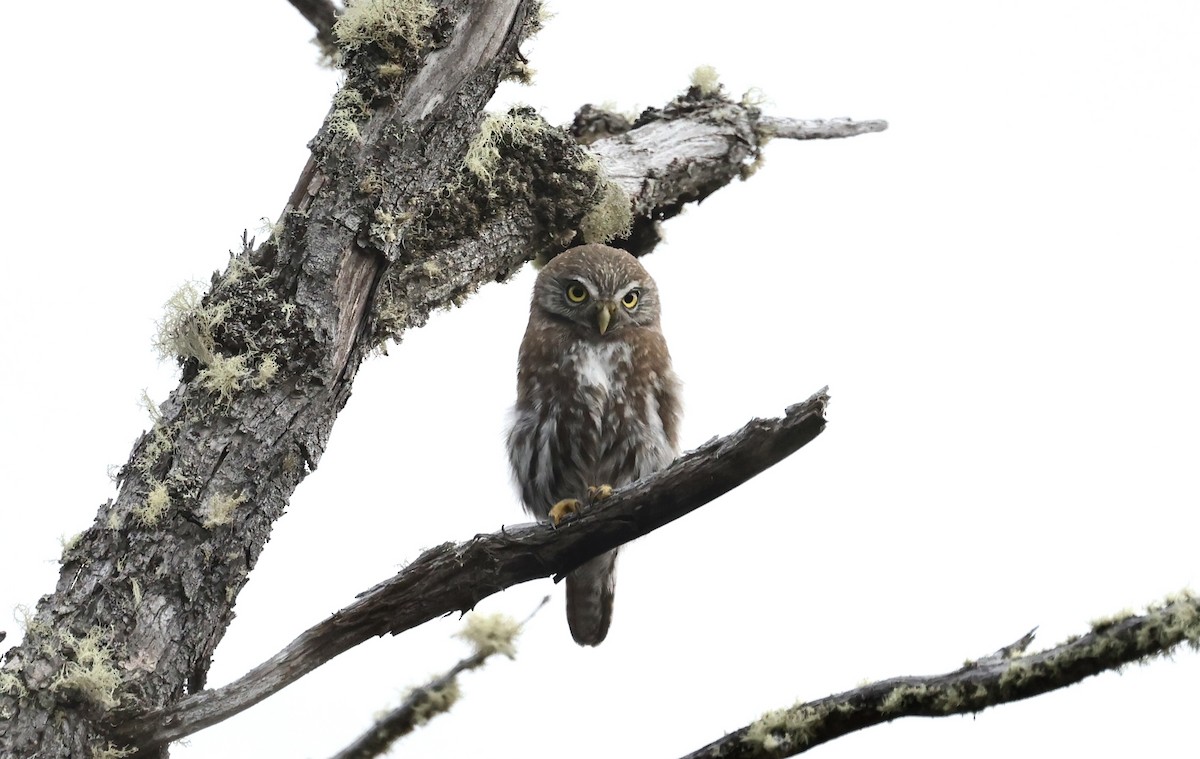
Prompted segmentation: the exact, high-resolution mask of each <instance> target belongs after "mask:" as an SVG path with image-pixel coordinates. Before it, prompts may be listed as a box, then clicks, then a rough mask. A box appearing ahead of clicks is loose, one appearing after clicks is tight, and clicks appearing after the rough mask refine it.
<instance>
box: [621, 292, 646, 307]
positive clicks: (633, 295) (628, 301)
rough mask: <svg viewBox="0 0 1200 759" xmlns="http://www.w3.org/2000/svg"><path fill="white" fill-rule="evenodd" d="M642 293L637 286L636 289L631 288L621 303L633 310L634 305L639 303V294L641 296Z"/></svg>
mask: <svg viewBox="0 0 1200 759" xmlns="http://www.w3.org/2000/svg"><path fill="white" fill-rule="evenodd" d="M640 294H641V293H640V292H639V291H638V289H637V288H636V287H635V288H634V289H632V290H630V291H629V292H627V293H625V297H624V298H621V305H622V306H624V307H625V308H628V309H630V310H632V309H633V308H634V307H636V306H637V304H638V296H639V295H640Z"/></svg>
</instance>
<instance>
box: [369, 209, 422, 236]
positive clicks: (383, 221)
mask: <svg viewBox="0 0 1200 759" xmlns="http://www.w3.org/2000/svg"><path fill="white" fill-rule="evenodd" d="M410 221H412V214H410V213H407V212H403V211H402V212H400V213H391V212H390V211H386V210H384V209H382V208H376V209H375V223H374V224H372V225H371V229H370V232H371V236H372V237H376V238H378V239H379V240H381V241H383V242H384V243H387V244H392V243H396V242H399V241H400V240H401V239H402V238H403V237H404V226H405V225H406V224H408V223H409V222H410Z"/></svg>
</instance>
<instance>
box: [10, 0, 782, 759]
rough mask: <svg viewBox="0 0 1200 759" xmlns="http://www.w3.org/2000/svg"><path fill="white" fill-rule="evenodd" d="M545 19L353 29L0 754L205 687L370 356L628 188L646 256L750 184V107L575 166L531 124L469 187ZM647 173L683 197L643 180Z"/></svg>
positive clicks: (73, 568)
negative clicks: (282, 200)
mask: <svg viewBox="0 0 1200 759" xmlns="http://www.w3.org/2000/svg"><path fill="white" fill-rule="evenodd" d="M371 5H372V3H368V2H365V0H364V2H362V3H358V4H356V5H355V6H354V7H355V8H368V7H370V6H371ZM418 5H420V6H421V7H425V5H424V4H423V3H418ZM537 10H538V9H537V7H536V4H535V3H533V2H531V1H530V0H490V1H489V2H471V1H470V0H439V1H438V2H436V3H432V4H430V5H428V13H427V14H426V15H424V16H421V17H420V18H419V20H418V22H417V23H416V24H415V26H410V27H402V26H401V27H397V26H395V25H391V26H389V25H387V24H382V23H376V22H373V21H372V20H371V19H369V18H366V19H364V18H362V17H358V18H357V19H355V22H356V23H358V26H357V27H355V26H353V24H351V25H348V26H347V27H346V29H347V30H348V31H347V32H346V33H345V34H343V37H342V40H341V43H342V46H343V52H344V65H345V67H346V70H347V80H346V84H345V86H344V87H343V89H342V91H341V92H340V93H339V94H338V96H337V97H336V98H335V100H334V106H333V108H332V109H331V111H330V113H329V116H328V117H327V118H326V121H325V123H324V125H323V126H322V127H321V129H320V131H319V132H318V134H317V135H316V137H315V138H314V139H313V141H312V143H311V145H310V147H311V149H312V156H311V158H310V160H309V162H308V164H307V166H306V167H305V169H304V170H303V172H302V174H301V176H300V178H299V180H298V182H297V184H296V188H295V190H294V192H293V193H292V196H291V198H290V200H289V202H288V204H287V206H286V207H285V209H284V211H283V214H282V216H281V218H280V220H279V223H278V224H277V227H276V229H275V231H274V232H273V234H272V235H271V238H270V239H269V240H267V241H266V242H264V243H263V244H261V245H259V246H258V247H257V248H254V249H252V247H251V246H250V245H249V244H248V245H247V246H246V249H245V250H243V251H242V252H241V253H240V254H239V255H237V256H236V257H234V258H233V259H231V261H230V264H229V267H228V268H227V269H226V271H225V272H224V273H223V274H221V275H219V276H218V275H214V278H213V282H212V285H211V288H210V290H209V292H208V293H207V294H205V295H204V297H203V299H202V300H199V301H198V302H193V301H191V300H189V298H188V297H187V294H186V293H184V294H182V295H181V296H180V298H178V299H177V304H176V310H175V312H174V314H173V315H172V316H171V317H170V318H169V319H168V324H169V326H170V329H169V330H168V333H169V334H165V335H164V338H165V339H164V347H165V348H166V349H168V350H170V351H172V352H174V353H176V354H178V355H179V358H180V364H181V368H182V377H181V382H180V384H179V386H178V387H177V388H176V389H175V390H174V391H173V392H172V393H171V395H170V397H169V398H168V399H167V401H166V402H164V403H163V404H162V406H161V408H160V414H161V418H159V419H158V420H157V422H156V424H155V426H154V428H153V429H152V430H150V431H149V432H147V433H145V434H144V435H143V436H142V437H141V439H139V440H138V441H137V443H136V444H135V446H134V449H133V451H132V452H131V455H130V460H129V463H128V464H126V466H125V467H124V468H123V469H122V471H121V473H120V478H119V484H120V490H119V492H118V495H117V497H116V498H115V499H113V500H110V501H108V502H106V503H104V504H102V505H101V506H100V508H99V510H98V514H97V518H96V520H95V522H94V524H93V525H92V526H91V527H89V528H88V529H86V530H85V531H84V532H83V533H82V534H81V535H80V536H79V538H78V539H77V540H75V541H73V542H72V543H71V545H69V546H68V547H67V548H66V549H65V550H64V553H63V557H62V570H61V573H60V577H59V581H58V584H57V587H56V588H55V590H54V592H53V593H52V594H49V595H47V596H44V597H43V598H42V599H41V601H40V603H39V604H38V607H37V610H36V612H35V614H34V615H33V616H32V618H31V619H30V620H29V623H28V625H27V629H26V634H25V638H24V640H23V641H22V643H21V644H20V645H19V646H16V647H14V648H13V649H11V650H10V651H9V652H8V653H7V654H6V662H5V665H4V667H3V671H2V672H3V675H4V676H5V680H4V687H3V689H0V719H3V721H2V722H0V756H5V757H9V756H11V757H29V756H33V755H35V754H36V755H37V756H38V757H40V758H42V759H46V758H49V757H72V756H75V757H79V756H89V755H91V754H92V753H94V752H97V751H101V750H103V749H105V748H106V747H107V746H109V744H110V740H111V738H110V736H111V735H115V734H116V733H114V732H113V728H114V727H115V726H117V725H121V724H123V723H128V722H129V721H131V720H136V719H137V718H138V717H139V716H140V715H145V714H148V713H151V712H156V711H162V710H167V709H170V708H171V707H172V706H174V705H176V704H178V703H179V702H180V701H181V700H182V699H184V698H186V697H187V696H189V695H190V694H194V693H196V692H198V691H200V690H202V689H203V688H204V683H205V678H206V674H207V671H208V667H209V663H210V661H211V658H212V654H213V650H214V649H215V647H216V646H217V644H218V643H219V642H220V640H221V638H222V637H223V635H224V633H225V630H226V628H227V627H228V624H229V622H230V620H231V619H232V613H233V612H232V610H233V606H234V603H235V601H236V599H237V595H238V592H239V591H240V590H241V588H242V587H243V586H244V584H245V582H246V578H247V576H248V573H249V572H250V570H251V569H252V568H253V567H254V564H255V562H256V560H257V559H258V556H259V553H260V552H261V550H262V548H263V546H264V544H265V543H266V540H267V538H268V537H269V535H270V531H271V528H272V525H273V524H274V522H275V520H276V519H277V518H278V517H279V516H280V515H281V514H282V513H283V510H284V507H285V506H286V504H287V502H288V499H289V497H290V496H291V494H292V492H293V490H294V489H295V488H296V486H297V485H298V484H299V483H300V481H301V480H302V479H303V478H304V477H305V476H306V475H307V473H308V472H309V471H311V470H313V469H315V468H316V466H317V465H318V464H319V462H320V459H321V456H322V454H323V452H324V449H325V445H326V441H327V440H328V438H329V432H330V429H331V427H332V425H333V421H334V419H335V417H336V415H337V413H338V412H339V411H340V410H341V408H342V407H343V406H344V405H345V403H346V401H347V399H348V397H349V394H350V391H351V387H352V384H353V381H354V378H355V374H356V372H357V370H358V367H359V364H360V363H361V361H362V359H363V358H364V357H365V356H366V355H367V354H368V353H370V352H371V351H372V350H374V349H376V348H378V347H380V346H381V344H382V342H383V341H384V340H385V339H388V338H399V337H400V335H402V334H403V332H404V331H405V330H406V329H408V328H411V327H417V326H421V325H422V324H424V322H425V320H426V319H427V317H428V314H429V313H430V311H431V310H433V309H435V308H440V307H444V306H446V305H447V304H450V303H458V302H461V300H462V299H463V298H465V297H467V296H468V295H469V294H470V293H471V292H473V291H474V290H475V289H476V288H477V287H478V286H479V285H481V284H483V283H486V282H490V281H497V280H503V279H506V278H507V277H508V276H510V275H511V274H512V273H513V272H515V271H516V270H517V269H518V268H519V267H520V266H521V265H522V264H523V263H524V262H526V261H527V260H529V259H531V258H533V257H535V256H541V257H543V258H549V257H552V256H553V255H555V254H556V253H557V252H559V251H561V250H562V249H564V248H565V247H568V246H569V245H571V244H573V243H575V242H578V241H579V240H580V239H581V238H582V236H583V235H584V231H583V230H584V229H585V228H586V227H587V226H588V224H587V222H588V221H589V214H593V212H594V211H595V210H596V209H597V208H598V207H599V206H600V205H601V204H602V202H603V201H605V199H606V198H609V197H610V196H611V194H612V193H611V187H612V185H613V184H614V182H615V184H617V185H619V186H620V187H622V188H624V187H629V188H630V189H629V190H626V193H627V194H628V197H627V198H624V199H621V198H620V197H619V196H618V200H619V201H620V202H619V203H618V204H617V205H620V203H626V204H627V205H628V207H629V208H630V209H632V210H633V212H634V219H633V228H632V230H631V232H629V233H627V234H625V235H624V237H623V238H621V239H618V240H617V241H616V243H615V244H624V245H626V246H627V247H630V248H632V249H634V250H635V251H636V252H639V253H642V252H646V251H648V250H650V249H651V248H652V247H653V244H654V242H655V241H656V237H655V236H654V235H653V234H652V232H653V227H654V224H656V223H657V222H658V221H660V220H661V219H663V218H667V217H669V216H670V215H673V213H677V212H678V210H679V208H680V207H681V206H682V204H683V203H684V202H687V201H689V200H695V199H699V198H702V197H704V196H705V195H707V194H708V193H710V192H712V191H714V190H715V189H717V188H718V187H720V186H722V185H724V184H726V183H728V182H729V181H731V180H732V179H733V178H734V177H738V176H742V175H743V174H744V172H745V169H746V167H747V166H748V165H749V163H750V162H752V161H753V159H754V158H755V157H756V156H757V155H758V151H759V149H760V148H761V145H762V144H763V143H764V142H765V141H766V140H767V139H768V138H769V137H770V134H769V132H770V130H769V129H767V128H762V129H760V128H758V127H759V120H760V114H759V112H758V111H757V109H755V108H754V107H752V106H748V105H741V104H736V103H732V102H730V101H728V100H726V99H724V98H722V97H720V96H719V95H710V96H700V95H696V94H693V93H689V95H688V96H685V97H683V98H680V99H677V100H676V101H673V103H672V104H669V105H668V106H667V107H666V108H664V109H662V110H661V111H656V112H652V113H648V114H645V115H644V116H643V118H642V119H641V120H639V122H638V124H637V125H636V126H635V128H634V129H633V130H631V131H630V132H629V133H628V134H625V135H619V136H614V137H611V138H609V139H608V140H606V141H600V142H598V143H596V144H595V145H594V146H593V152H591V153H589V152H587V151H586V150H585V149H584V148H583V147H581V146H580V145H579V144H578V143H577V142H576V140H575V139H574V138H573V137H572V136H571V135H570V134H568V133H567V132H565V131H563V130H560V129H556V128H552V127H549V126H548V125H546V124H545V122H543V121H541V120H540V119H539V118H537V117H536V116H535V115H533V114H532V113H528V112H517V113H513V114H509V116H508V117H506V118H507V121H505V122H503V123H505V124H508V125H510V126H511V125H512V124H514V123H517V124H521V125H523V127H524V131H517V130H513V129H509V130H508V131H504V130H501V131H500V133H499V138H498V139H497V140H496V141H495V143H494V144H489V145H487V146H486V147H488V148H489V150H491V151H492V153H494V156H493V158H494V160H493V165H492V166H491V168H490V169H489V170H488V171H479V172H473V171H468V170H464V166H465V165H473V164H471V161H470V160H469V159H470V158H471V156H472V155H473V153H471V149H472V148H479V138H478V136H477V128H478V126H479V123H480V113H481V110H482V108H483V106H484V105H485V103H486V102H487V101H488V99H489V98H490V97H491V95H492V93H493V92H494V90H495V87H496V85H497V83H498V82H499V81H500V80H501V79H502V78H504V77H507V76H511V75H514V74H515V72H518V71H519V68H520V61H519V58H518V56H519V52H518V45H519V44H520V42H521V40H522V39H524V38H525V37H527V36H528V35H529V34H531V33H532V32H533V31H535V30H536V29H537V27H538V21H537ZM351 15H352V14H351V13H350V12H349V11H348V12H347V13H346V14H344V15H343V17H342V22H346V21H347V17H349V16H351ZM373 23H374V26H373V25H372V24H373ZM531 125H532V126H531ZM693 128H703V129H704V130H706V133H707V134H709V135H710V138H709V139H706V140H704V141H702V143H700V144H702V145H703V150H697V151H696V152H694V153H693V152H689V151H687V150H683V151H681V152H679V153H678V154H677V155H676V159H675V160H673V161H672V162H671V164H670V165H668V166H665V167H663V166H658V165H656V163H655V161H656V160H658V159H659V158H661V154H660V152H659V151H658V150H657V147H661V146H662V145H664V144H668V143H669V141H670V134H671V130H678V129H693ZM650 138H653V139H650ZM473 140H474V142H473ZM639 140H642V141H643V144H645V145H648V146H657V147H654V148H647V149H646V150H644V151H643V152H642V153H641V154H640V155H638V156H636V157H635V158H633V159H630V161H631V162H632V163H630V162H629V161H627V162H626V163H622V166H623V167H624V166H626V164H629V165H632V166H633V167H634V168H633V169H628V168H622V169H621V174H620V178H619V180H609V179H608V178H606V176H605V174H604V170H603V167H602V163H601V162H603V161H613V162H614V170H615V166H616V163H615V161H616V159H615V158H613V159H609V158H606V151H609V152H610V153H612V154H614V155H615V154H616V153H618V152H621V151H622V150H626V148H627V147H628V146H631V145H632V146H636V145H638V144H639ZM664 141H665V142H664ZM476 152H478V151H476ZM626 152H628V151H626ZM597 155H598V156H599V157H600V162H598V161H597V159H596V156H597ZM639 165H640V166H641V167H642V169H641V171H643V174H642V175H641V176H643V177H655V176H656V174H661V176H662V177H668V178H669V177H671V176H678V177H680V181H678V182H675V183H674V184H673V185H672V184H670V183H669V182H667V181H665V179H664V181H661V182H642V183H640V184H639V183H638V182H637V181H636V174H637V171H638V169H637V168H636V167H637V166H639ZM627 172H630V173H628V174H627ZM635 185H636V187H635ZM664 188H667V189H664ZM647 230H649V231H647ZM157 753H158V754H160V755H165V753H166V750H165V748H161V749H159V750H158V752H157ZM143 755H152V752H143Z"/></svg>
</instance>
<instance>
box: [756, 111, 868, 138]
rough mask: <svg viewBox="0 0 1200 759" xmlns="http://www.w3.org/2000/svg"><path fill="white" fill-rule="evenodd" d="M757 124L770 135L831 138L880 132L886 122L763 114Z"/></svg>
mask: <svg viewBox="0 0 1200 759" xmlns="http://www.w3.org/2000/svg"><path fill="white" fill-rule="evenodd" d="M758 123H759V126H761V127H762V128H763V129H764V130H766V131H767V132H768V133H769V134H771V136H773V137H779V138H781V139H788V140H832V139H837V138H841V137H857V136H858V135H860V134H870V133H871V132H882V131H883V130H885V129H887V127H888V123H887V122H886V121H883V120H881V119H874V120H871V121H855V120H853V119H847V118H838V119H788V118H780V117H777V116H763V117H762V118H760V119H759V120H758Z"/></svg>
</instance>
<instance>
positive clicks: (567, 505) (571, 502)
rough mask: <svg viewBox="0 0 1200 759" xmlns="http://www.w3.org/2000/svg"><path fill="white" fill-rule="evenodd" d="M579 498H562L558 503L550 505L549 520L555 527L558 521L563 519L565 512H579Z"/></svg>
mask: <svg viewBox="0 0 1200 759" xmlns="http://www.w3.org/2000/svg"><path fill="white" fill-rule="evenodd" d="M579 506H580V503H579V499H577V498H564V499H562V500H561V501H559V502H558V503H556V504H554V505H553V506H551V507H550V521H551V522H553V523H554V526H555V527H557V526H558V523H559V522H561V521H562V520H563V517H565V516H566V515H567V514H576V513H578V512H579Z"/></svg>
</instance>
